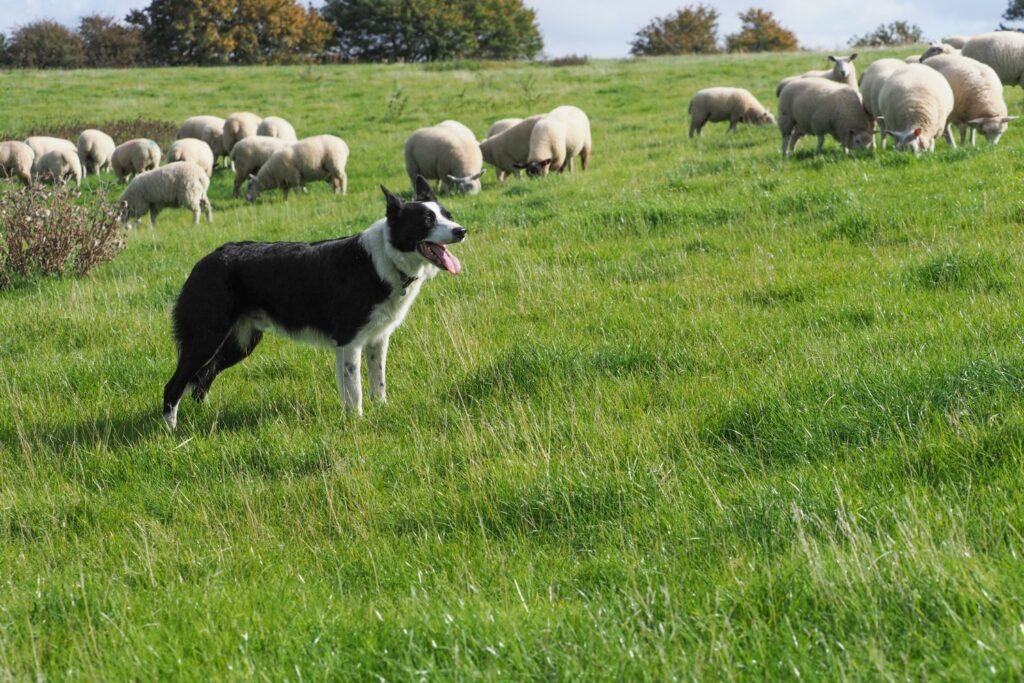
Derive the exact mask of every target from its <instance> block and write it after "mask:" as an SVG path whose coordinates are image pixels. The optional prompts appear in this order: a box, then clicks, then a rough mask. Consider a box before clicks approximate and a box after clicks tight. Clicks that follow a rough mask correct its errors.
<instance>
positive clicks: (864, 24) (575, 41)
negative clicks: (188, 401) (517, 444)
mask: <svg viewBox="0 0 1024 683" xmlns="http://www.w3.org/2000/svg"><path fill="white" fill-rule="evenodd" d="M700 1H703V2H704V3H705V4H708V5H711V6H713V7H715V8H717V9H718V10H719V12H720V14H721V19H720V20H719V35H720V36H724V35H725V34H727V33H731V32H733V31H735V30H736V29H737V28H738V27H739V19H737V18H736V13H737V12H740V11H742V10H745V9H747V8H748V7H751V6H756V7H763V8H765V9H768V10H770V11H772V12H774V13H775V16H776V17H777V18H778V19H779V20H780V22H781V23H782V25H783V26H785V27H786V28H788V29H790V30H792V31H793V32H795V33H796V35H797V38H798V39H799V40H800V43H801V45H803V46H804V47H808V48H819V49H823V50H831V49H835V48H841V47H843V46H845V45H847V44H848V41H849V39H850V37H851V36H854V35H860V34H863V33H867V32H868V31H870V30H872V29H873V28H875V27H876V26H878V25H879V24H881V23H888V22H890V21H895V20H899V19H905V20H908V21H910V22H912V23H915V24H917V25H919V26H920V27H921V28H922V29H924V32H925V36H926V37H927V38H939V37H941V36H944V35H947V34H951V33H966V34H971V33H981V32H983V31H990V30H992V29H994V28H996V26H998V24H999V21H1000V15H1002V13H1003V11H1004V10H1005V9H1006V5H1007V0H971V1H969V2H966V1H965V0H854V1H853V2H850V0H845V1H839V0H817V1H814V0H625V1H624V0H525V4H526V5H528V6H530V7H533V8H534V9H536V10H537V17H538V22H539V24H540V29H541V33H543V34H544V44H545V53H547V54H548V55H549V56H552V57H558V56H561V55H566V54H581V55H589V56H591V57H596V58H602V57H623V56H625V55H626V54H627V52H628V51H629V42H630V39H631V38H632V37H633V34H634V33H636V31H637V29H639V28H640V27H641V26H643V25H644V24H646V23H647V22H648V21H650V20H651V18H653V17H657V16H662V15H665V14H668V13H670V12H673V11H674V10H676V9H678V8H679V7H681V6H682V5H685V4H696V3H697V2H700ZM147 4H148V2H147V1H146V0H0V31H10V29H11V28H13V27H14V26H17V25H18V24H24V23H27V22H30V21H33V20H36V19H56V20H57V21H60V22H62V23H66V24H69V25H73V24H75V23H77V19H78V17H81V16H82V15H84V14H91V13H94V12H100V13H102V14H110V15H113V16H115V17H119V18H123V17H124V16H125V15H126V14H127V13H128V11H129V10H131V9H133V8H141V7H144V6H145V5H147ZM313 4H314V5H319V4H322V2H317V1H315V0H314V2H313Z"/></svg>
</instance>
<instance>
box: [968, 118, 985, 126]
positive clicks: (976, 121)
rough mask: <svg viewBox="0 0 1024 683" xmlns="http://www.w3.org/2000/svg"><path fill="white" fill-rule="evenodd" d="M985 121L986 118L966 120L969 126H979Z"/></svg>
mask: <svg viewBox="0 0 1024 683" xmlns="http://www.w3.org/2000/svg"><path fill="white" fill-rule="evenodd" d="M986 121H988V119H971V120H970V121H968V122H967V125H968V126H970V127H971V128H980V127H981V126H983V125H984V124H985V122H986Z"/></svg>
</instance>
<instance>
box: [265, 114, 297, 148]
mask: <svg viewBox="0 0 1024 683" xmlns="http://www.w3.org/2000/svg"><path fill="white" fill-rule="evenodd" d="M256 135H265V136H266V137H268V138H280V139H282V140H284V141H285V142H297V141H298V139H299V138H298V136H297V135H296V134H295V128H293V127H292V124H290V123H288V122H287V121H285V120H284V119H282V118H281V117H279V116H268V117H267V118H265V119H263V120H262V121H260V125H259V126H257V127H256ZM307 139H309V138H307Z"/></svg>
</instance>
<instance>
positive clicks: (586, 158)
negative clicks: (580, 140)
mask: <svg viewBox="0 0 1024 683" xmlns="http://www.w3.org/2000/svg"><path fill="white" fill-rule="evenodd" d="M580 166H581V167H582V168H583V170H584V171H586V170H587V167H588V166H590V145H587V146H586V147H584V148H583V151H581V152H580Z"/></svg>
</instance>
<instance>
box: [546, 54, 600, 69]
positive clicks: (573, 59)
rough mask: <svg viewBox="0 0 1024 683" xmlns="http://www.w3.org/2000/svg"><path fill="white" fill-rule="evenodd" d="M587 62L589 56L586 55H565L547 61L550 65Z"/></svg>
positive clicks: (588, 61)
mask: <svg viewBox="0 0 1024 683" xmlns="http://www.w3.org/2000/svg"><path fill="white" fill-rule="evenodd" d="M589 63H590V57H588V56H586V55H565V56H564V57H556V58H555V59H552V60H551V61H550V62H548V64H550V65H551V66H583V65H584V64H589Z"/></svg>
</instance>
